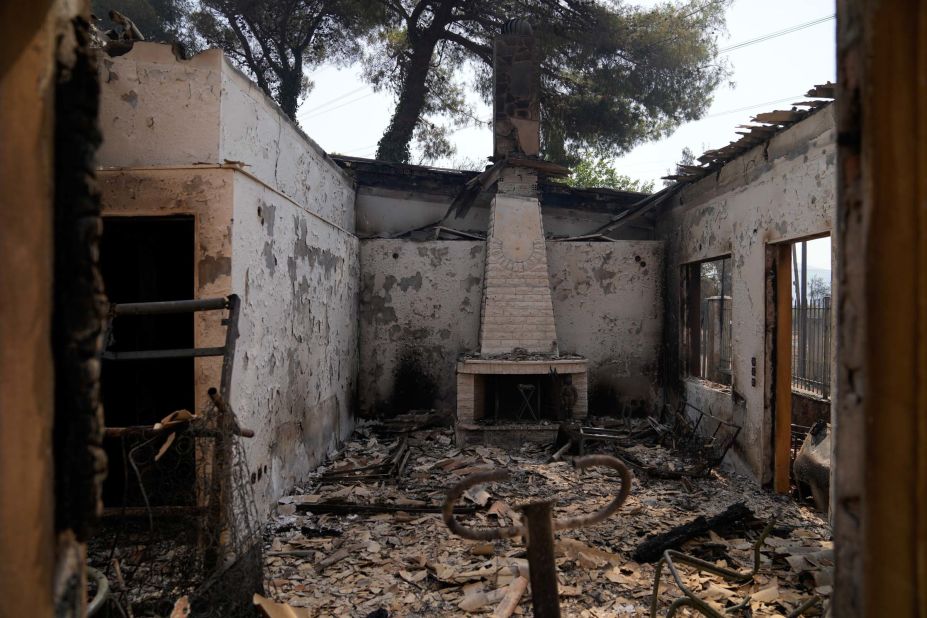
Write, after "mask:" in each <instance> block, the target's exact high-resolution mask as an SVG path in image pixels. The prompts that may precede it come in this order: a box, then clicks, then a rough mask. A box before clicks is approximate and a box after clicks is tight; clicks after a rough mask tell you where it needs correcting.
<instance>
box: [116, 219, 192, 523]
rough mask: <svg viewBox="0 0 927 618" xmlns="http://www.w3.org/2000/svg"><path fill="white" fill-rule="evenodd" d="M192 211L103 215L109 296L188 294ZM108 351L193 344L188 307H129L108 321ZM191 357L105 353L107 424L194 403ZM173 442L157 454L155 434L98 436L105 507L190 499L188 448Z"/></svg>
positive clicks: (138, 298)
mask: <svg viewBox="0 0 927 618" xmlns="http://www.w3.org/2000/svg"><path fill="white" fill-rule="evenodd" d="M194 229H195V228H194V218H193V217H192V216H176V217H104V222H103V240H102V243H101V248H100V264H101V269H102V273H103V282H104V285H105V288H106V292H107V295H108V296H109V300H110V302H111V303H113V304H119V303H133V302H154V301H169V300H186V299H191V298H193V297H194V286H195V281H194V247H195V244H194V242H195V241H194V234H195V232H194ZM105 346H106V348H107V350H108V351H111V352H117V353H118V352H124V351H131V350H160V349H177V348H192V347H194V327H193V314H192V313H185V314H167V315H137V316H135V315H129V316H120V318H119V319H118V320H114V321H112V330H111V331H110V334H109V340H108V341H107V342H106V343H105ZM194 387H195V378H194V369H193V358H169V359H149V360H131V361H118V362H117V361H113V360H107V359H105V358H104V360H103V366H102V394H103V406H104V415H105V423H106V426H107V427H132V426H139V425H152V424H154V423H157V422H158V421H160V420H161V419H162V418H164V417H165V416H167V415H168V414H170V413H171V412H174V411H176V410H189V411H191V412H195V411H196V407H195V405H196V402H195V394H194ZM189 442H190V444H189V448H186V447H185V445H184V444H177V445H176V446H175V447H174V448H171V449H170V450H168V451H167V452H166V453H164V454H163V456H162V457H161V458H159V461H158V465H157V466H151V465H148V464H150V462H152V461H153V460H154V457H155V456H156V455H157V449H158V447H159V446H160V443H159V442H158V441H153V442H151V443H150V444H147V445H146V444H145V443H144V442H142V443H133V442H131V441H125V440H124V439H122V438H115V439H107V440H106V441H105V443H104V447H105V449H106V454H107V456H108V457H109V470H110V473H109V475H108V476H107V479H106V483H105V484H104V488H103V501H104V504H105V505H106V506H110V507H131V506H146V503H147V505H148V506H167V505H170V506H190V505H194V504H195V503H196V491H195V478H196V475H195V460H194V459H195V453H194V448H193V445H192V440H190V441H189ZM168 476H169V477H170V478H169V479H168V478H166V477H168Z"/></svg>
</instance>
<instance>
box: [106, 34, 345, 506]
mask: <svg viewBox="0 0 927 618" xmlns="http://www.w3.org/2000/svg"><path fill="white" fill-rule="evenodd" d="M100 76H101V82H102V83H103V96H102V101H103V104H102V109H101V126H102V127H103V130H104V138H105V140H104V147H103V150H102V153H101V164H102V165H103V166H104V169H103V170H102V171H101V175H102V177H103V179H104V208H105V214H106V215H108V216H132V217H159V216H174V215H179V214H182V215H187V216H191V217H193V219H194V221H195V224H194V225H195V239H194V242H195V247H194V264H193V271H194V280H195V285H194V289H195V294H196V296H197V297H198V298H206V297H214V296H225V295H227V294H230V293H234V294H237V295H238V296H239V298H240V299H241V311H240V318H239V338H238V342H237V346H236V354H235V359H234V368H233V374H232V381H231V384H232V388H231V393H230V403H231V405H232V407H233V408H234V409H235V411H236V413H237V415H238V417H239V420H240V422H241V424H242V425H243V426H245V427H248V428H252V429H254V430H255V432H256V435H255V437H254V438H252V439H250V440H247V441H246V442H245V448H246V452H247V454H248V458H249V466H250V468H251V472H252V473H253V474H252V475H251V478H253V484H254V489H255V495H256V497H257V501H258V508H259V512H260V513H261V514H262V515H263V514H266V513H267V511H268V510H269V509H270V508H271V506H272V505H273V503H274V501H275V500H276V498H277V497H279V496H280V495H282V494H283V493H285V492H286V491H288V490H289V489H290V488H291V487H292V486H293V485H294V484H295V483H297V482H298V481H299V480H301V479H302V478H303V476H304V475H305V474H306V473H307V472H309V471H310V470H311V469H313V468H314V467H315V466H316V465H317V464H318V463H319V462H320V461H321V460H322V458H323V457H324V456H325V455H326V453H327V452H328V451H330V450H332V449H334V448H335V447H336V445H337V444H338V443H339V441H340V440H341V439H343V438H345V437H346V436H347V435H349V434H350V432H351V431H352V429H353V414H352V411H353V409H354V407H355V397H356V394H355V393H356V380H357V338H358V335H357V298H358V293H357V290H358V282H359V258H358V253H359V246H358V241H357V238H356V237H355V235H354V232H353V230H354V219H355V215H354V201H355V192H354V185H353V182H352V180H351V178H350V177H349V176H348V175H346V174H345V173H344V172H343V171H342V170H341V168H339V167H338V166H337V165H336V164H335V163H334V162H333V161H332V160H331V159H329V158H328V157H327V156H326V155H325V153H324V152H323V151H322V150H321V149H320V148H319V147H318V146H317V145H316V144H315V143H314V142H312V140H310V139H309V138H308V137H306V136H305V135H304V134H303V133H302V131H300V130H299V128H298V127H297V126H296V125H295V124H294V123H293V122H292V121H290V120H289V119H288V118H286V116H284V115H283V114H282V113H280V111H279V109H278V108H277V107H276V105H275V104H274V103H273V101H271V100H270V99H268V98H267V97H266V96H265V95H264V94H263V92H261V90H260V89H259V88H258V87H257V86H255V85H254V84H253V83H251V82H250V81H249V80H248V79H247V78H246V77H245V76H244V75H242V74H241V73H240V72H239V71H238V70H237V69H235V68H233V67H232V66H231V65H230V64H229V63H228V62H227V60H225V59H224V58H223V57H222V54H221V53H219V52H217V51H215V50H210V51H206V52H203V53H201V54H199V55H197V56H195V57H193V58H191V59H189V60H179V59H177V58H176V57H175V56H174V55H173V53H172V51H171V49H170V47H168V46H165V45H157V44H150V43H137V44H136V45H135V46H134V47H133V49H132V51H130V52H129V53H127V54H125V55H123V56H119V57H117V58H108V59H106V60H105V62H104V66H103V67H102V68H101V72H100ZM222 317H223V316H222V315H220V313H218V312H203V313H199V314H197V316H196V321H195V342H196V345H197V346H198V347H211V346H222V345H223V344H224V340H225V339H224V338H225V328H224V326H223V325H222V324H221V322H220V319H221V318H222ZM220 369H221V359H219V358H208V359H196V364H195V376H196V402H197V405H198V406H202V405H203V404H204V403H205V402H206V400H207V397H206V391H207V389H209V388H210V387H214V386H217V385H218V383H219V373H220ZM165 413H166V412H165Z"/></svg>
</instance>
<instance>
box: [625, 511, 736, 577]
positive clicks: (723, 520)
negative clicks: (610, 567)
mask: <svg viewBox="0 0 927 618" xmlns="http://www.w3.org/2000/svg"><path fill="white" fill-rule="evenodd" d="M752 519H753V513H752V512H751V511H750V509H748V508H747V505H746V504H744V503H743V502H737V503H735V504H732V505H731V506H729V507H727V508H726V509H725V510H723V511H721V512H720V513H718V514H717V515H715V516H713V517H709V518H706V517H705V516H703V515H699V516H698V517H696V518H695V519H693V520H692V521H690V522H688V523H686V524H682V525H681V526H676V527H675V528H672V529H671V530H667V531H666V532H662V533H660V534H652V535H650V536H648V537H647V538H646V539H644V540H643V541H642V542H641V543H640V545H638V546H637V548H636V549H635V550H634V554H632V556H633V558H634V560H635V561H637V562H656V561H657V560H659V559H660V556H662V555H663V552H665V551H666V550H667V549H679V547H681V546H682V544H683V543H685V542H686V541H688V540H690V539H694V538H695V537H699V536H702V535H704V534H707V533H708V531H709V530H715V531H717V530H718V529H726V528H727V529H729V528H731V527H732V526H734V525H737V524H739V523H742V522H744V521H747V520H752Z"/></svg>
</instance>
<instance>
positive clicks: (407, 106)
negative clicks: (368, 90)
mask: <svg viewBox="0 0 927 618" xmlns="http://www.w3.org/2000/svg"><path fill="white" fill-rule="evenodd" d="M434 47H435V44H434V42H430V41H429V42H424V43H422V45H421V47H420V48H419V49H416V50H414V51H413V54H412V59H411V61H410V62H409V67H408V70H407V71H406V78H405V80H404V81H403V84H402V89H401V90H400V91H399V100H398V101H397V102H396V110H395V111H394V112H393V118H392V120H390V123H389V127H388V128H387V129H386V133H384V134H383V137H382V138H380V144H379V146H378V148H377V159H380V160H381V161H395V162H397V163H408V162H409V156H410V153H409V143H410V142H411V141H412V134H413V132H414V131H415V125H417V124H418V121H419V119H420V117H421V115H422V110H423V109H424V107H425V98H426V96H427V95H428V88H427V86H426V81H427V80H428V69H429V66H430V65H431V56H432V53H433V52H434Z"/></svg>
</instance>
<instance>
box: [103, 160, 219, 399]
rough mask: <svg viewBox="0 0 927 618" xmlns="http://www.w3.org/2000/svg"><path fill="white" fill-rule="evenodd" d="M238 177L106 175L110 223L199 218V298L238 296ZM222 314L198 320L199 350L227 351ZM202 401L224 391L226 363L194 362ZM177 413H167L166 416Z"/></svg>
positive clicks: (163, 172)
mask: <svg viewBox="0 0 927 618" xmlns="http://www.w3.org/2000/svg"><path fill="white" fill-rule="evenodd" d="M235 174H236V172H235V171H234V170H232V169H217V168H212V169H210V168H204V169H201V170H183V169H160V170H159V169H145V170H133V171H116V170H101V171H100V172H98V178H99V182H100V189H101V190H102V202H103V216H104V217H120V216H129V217H165V216H173V215H191V216H193V217H194V221H195V222H194V236H195V240H194V242H195V244H196V247H195V249H194V256H195V258H196V264H195V265H193V281H194V289H195V290H196V296H197V298H211V297H216V296H227V295H228V294H230V293H231V292H232V283H231V274H232V267H231V264H232V204H233V190H234V189H233V187H234V177H235ZM223 317H224V316H223V314H222V312H217V311H202V312H199V313H196V314H195V316H194V318H193V320H194V342H195V344H196V346H197V347H213V346H223V345H225V327H224V326H223V325H222V323H221V320H222V318H223ZM194 371H195V374H196V375H195V382H196V401H197V403H198V404H200V403H202V402H205V401H207V399H208V397H207V394H206V391H207V390H208V389H209V388H211V387H213V386H215V387H218V386H219V377H220V375H221V372H222V359H220V358H197V359H195V360H194ZM171 411H172V410H166V411H165V415H166V414H167V413H168V412H171Z"/></svg>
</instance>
